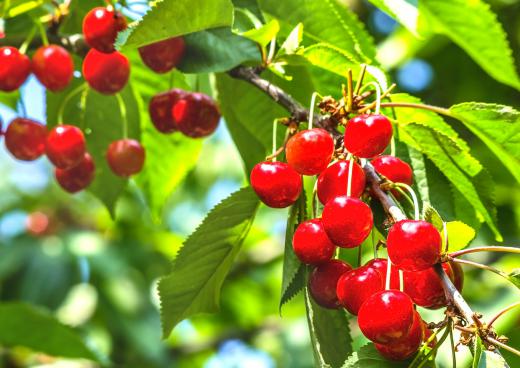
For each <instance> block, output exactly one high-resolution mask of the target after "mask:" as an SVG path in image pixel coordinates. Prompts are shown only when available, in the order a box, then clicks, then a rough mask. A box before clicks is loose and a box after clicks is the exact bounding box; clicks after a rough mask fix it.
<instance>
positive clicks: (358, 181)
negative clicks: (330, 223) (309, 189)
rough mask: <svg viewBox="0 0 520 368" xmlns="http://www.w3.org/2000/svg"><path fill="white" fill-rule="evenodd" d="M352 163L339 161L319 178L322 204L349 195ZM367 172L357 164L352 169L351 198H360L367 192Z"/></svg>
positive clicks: (318, 190)
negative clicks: (349, 176)
mask: <svg viewBox="0 0 520 368" xmlns="http://www.w3.org/2000/svg"><path fill="white" fill-rule="evenodd" d="M349 167H350V161H338V162H336V163H334V164H332V165H330V166H329V167H327V168H326V169H325V170H323V172H322V173H321V174H320V176H319V177H318V187H317V192H318V198H319V200H320V202H321V203H322V204H327V202H328V201H330V200H331V199H333V198H335V197H339V196H344V195H347V185H348V172H349ZM365 184H366V180H365V172H364V171H363V169H362V168H361V166H359V165H358V164H357V163H356V162H354V165H353V167H352V182H351V193H350V194H351V196H352V197H356V198H359V197H361V195H362V194H363V192H364V191H365Z"/></svg>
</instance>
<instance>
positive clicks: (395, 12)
mask: <svg viewBox="0 0 520 368" xmlns="http://www.w3.org/2000/svg"><path fill="white" fill-rule="evenodd" d="M369 1H370V2H371V3H372V4H374V5H375V6H377V7H378V8H379V9H381V10H382V11H384V12H385V13H386V14H388V15H390V16H391V17H393V18H395V19H396V20H397V21H398V22H399V23H401V24H402V25H403V26H404V27H406V29H408V30H409V31H410V32H411V33H412V34H413V35H415V36H419V33H418V30H417V26H418V22H417V21H418V18H419V11H418V9H417V7H416V6H415V4H414V3H416V2H414V1H410V0H369Z"/></svg>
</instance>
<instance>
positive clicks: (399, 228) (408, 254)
mask: <svg viewBox="0 0 520 368" xmlns="http://www.w3.org/2000/svg"><path fill="white" fill-rule="evenodd" d="M441 243H442V241H441V235H440V234H439V232H438V231H437V229H436V228H435V227H434V226H433V225H432V224H430V223H429V222H426V221H422V220H402V221H399V222H398V223H396V224H395V225H394V226H392V228H391V229H390V231H389V232H388V238H387V240H386V246H387V249H388V255H389V257H390V259H391V260H392V262H393V264H395V265H396V266H397V267H399V268H400V269H402V270H404V271H422V270H425V269H427V268H429V267H431V266H433V265H434V264H435V263H437V262H438V261H439V258H440V254H441Z"/></svg>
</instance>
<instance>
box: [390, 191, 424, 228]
mask: <svg viewBox="0 0 520 368" xmlns="http://www.w3.org/2000/svg"><path fill="white" fill-rule="evenodd" d="M394 185H395V186H396V187H401V188H404V189H406V190H407V191H408V193H410V196H411V197H412V199H413V208H414V214H415V216H414V217H415V219H416V220H419V219H420V218H421V215H420V211H419V200H418V199H417V195H416V194H415V191H414V190H413V188H412V187H411V186H409V185H408V184H405V183H394Z"/></svg>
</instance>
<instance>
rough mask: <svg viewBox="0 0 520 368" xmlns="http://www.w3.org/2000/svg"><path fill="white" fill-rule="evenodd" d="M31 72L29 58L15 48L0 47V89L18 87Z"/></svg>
mask: <svg viewBox="0 0 520 368" xmlns="http://www.w3.org/2000/svg"><path fill="white" fill-rule="evenodd" d="M30 73H31V60H29V58H28V57H27V56H26V55H24V54H22V53H20V51H18V49H17V48H15V47H10V46H4V47H0V91H4V92H12V91H15V90H17V89H18V88H20V86H21V85H22V84H23V83H24V82H25V80H26V79H27V77H28V76H29V74H30Z"/></svg>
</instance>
